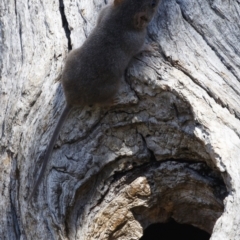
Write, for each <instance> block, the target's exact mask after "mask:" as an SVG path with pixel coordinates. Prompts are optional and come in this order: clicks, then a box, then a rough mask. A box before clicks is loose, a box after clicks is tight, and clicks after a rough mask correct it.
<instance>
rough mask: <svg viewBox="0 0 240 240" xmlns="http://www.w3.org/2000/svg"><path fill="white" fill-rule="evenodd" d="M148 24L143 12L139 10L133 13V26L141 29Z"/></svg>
mask: <svg viewBox="0 0 240 240" xmlns="http://www.w3.org/2000/svg"><path fill="white" fill-rule="evenodd" d="M147 24H148V19H147V17H146V13H145V12H139V13H136V14H135V15H134V26H135V28H138V29H142V28H144V27H146V26H147Z"/></svg>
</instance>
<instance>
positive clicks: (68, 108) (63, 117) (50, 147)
mask: <svg viewBox="0 0 240 240" xmlns="http://www.w3.org/2000/svg"><path fill="white" fill-rule="evenodd" d="M71 109H72V107H71V106H68V105H66V106H65V108H64V110H63V112H62V114H61V116H60V118H59V120H58V123H57V126H56V128H55V130H54V132H53V135H52V138H51V140H50V143H49V145H48V147H47V150H46V153H45V155H44V159H43V161H42V168H41V171H40V173H39V176H38V178H37V181H36V183H35V185H34V187H33V191H32V193H31V195H30V197H29V198H28V201H30V200H31V198H32V197H33V196H34V194H35V193H36V190H37V188H38V186H39V184H40V183H41V181H42V178H43V175H44V173H45V170H46V167H47V163H48V160H49V158H50V157H51V154H52V150H53V147H54V144H55V142H56V140H57V137H58V135H59V131H60V129H61V127H62V125H63V123H64V122H65V120H66V118H67V116H68V114H69V113H70V111H71Z"/></svg>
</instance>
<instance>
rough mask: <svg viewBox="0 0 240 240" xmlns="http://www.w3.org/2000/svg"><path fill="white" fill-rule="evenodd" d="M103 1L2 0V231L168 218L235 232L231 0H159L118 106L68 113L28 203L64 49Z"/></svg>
mask: <svg viewBox="0 0 240 240" xmlns="http://www.w3.org/2000/svg"><path fill="white" fill-rule="evenodd" d="M105 4H106V1H103V0H94V1H90V0H89V1H81V0H72V1H66V0H59V1H33V0H29V1H24V0H18V1H7V0H1V1H0V106H1V111H0V136H1V142H0V152H1V154H0V161H1V165H0V166H1V167H0V168H1V170H0V192H1V197H0V209H1V211H0V239H10V240H15V239H69V240H70V239H71V240H72V239H78V240H90V239H91V240H95V239H101V240H105V239H106V240H107V239H114V240H115V239H116V240H129V239H132V240H135V239H136V240H137V239H140V238H141V237H142V235H143V232H144V229H146V228H147V227H148V226H150V225H151V224H154V223H165V222H168V221H169V220H170V219H174V220H175V221H176V222H177V223H186V224H190V225H193V226H195V227H197V228H199V229H202V230H204V231H206V232H208V233H209V234H210V235H211V239H212V240H219V239H224V240H225V239H228V240H239V236H240V227H239V226H240V215H239V213H238V212H239V204H240V184H239V183H240V179H239V172H240V165H239V162H238V161H239V158H240V83H239V81H240V44H239V42H240V14H239V13H240V1H239V0H235V1H234V0H229V1H223V0H197V1H192V0H163V1H162V3H161V5H160V6H159V10H158V13H157V15H156V17H155V18H154V20H153V21H152V23H151V24H150V26H149V29H148V38H147V39H146V41H147V42H153V43H155V44H156V45H157V46H158V47H157V48H156V52H155V53H154V54H153V53H145V54H142V55H139V56H137V57H136V58H135V59H134V61H132V63H131V65H130V66H129V68H128V70H127V72H126V77H125V82H124V83H123V84H122V86H121V91H120V93H119V94H120V99H121V101H119V103H118V104H117V105H115V106H113V107H110V108H105V109H102V108H96V107H86V108H84V109H81V110H80V109H77V110H75V111H74V112H72V114H71V115H70V116H69V118H68V119H67V121H66V122H65V124H64V127H63V128H62V130H61V133H60V136H59V138H58V141H57V143H56V146H55V149H54V151H53V154H52V157H51V160H50V162H49V165H48V170H47V173H46V174H45V176H44V181H43V183H42V184H41V186H40V187H39V189H38V192H37V194H36V195H35V196H34V199H33V201H32V202H31V203H30V204H28V203H27V197H28V196H29V194H30V192H31V190H32V187H33V183H34V181H35V179H36V176H37V174H38V173H39V170H40V167H41V158H42V155H43V154H44V151H45V148H46V146H47V144H48V141H49V138H50V136H51V133H52V131H53V129H54V127H55V124H56V122H57V119H58V117H59V114H60V113H61V111H62V109H63V106H64V103H65V99H64V96H63V92H62V88H61V85H60V83H59V81H58V79H59V77H60V76H61V71H62V67H63V65H64V60H65V59H66V56H67V54H68V52H69V51H70V50H71V49H72V48H73V49H74V48H76V47H79V46H80V45H81V44H82V43H83V42H84V40H85V39H86V38H87V37H88V35H89V33H90V31H91V30H92V28H93V27H94V25H95V23H96V17H97V14H98V12H99V11H100V9H101V8H102V7H103V6H104V5H105Z"/></svg>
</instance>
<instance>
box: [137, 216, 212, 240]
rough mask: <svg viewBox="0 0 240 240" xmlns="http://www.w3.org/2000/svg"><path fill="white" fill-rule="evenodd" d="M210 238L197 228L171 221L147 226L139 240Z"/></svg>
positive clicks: (202, 239)
mask: <svg viewBox="0 0 240 240" xmlns="http://www.w3.org/2000/svg"><path fill="white" fill-rule="evenodd" d="M210 237H211V236H210V234H209V233H207V232H205V231H203V230H201V229H199V228H196V227H193V226H191V225H187V224H179V223H177V222H175V221H174V220H171V221H169V222H168V223H155V224H152V225H150V226H148V227H147V228H146V229H145V230H144V233H143V236H142V237H141V238H140V240H176V239H177V240H180V239H184V240H193V239H194V240H209V239H210Z"/></svg>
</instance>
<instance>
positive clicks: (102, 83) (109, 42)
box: [62, 12, 145, 105]
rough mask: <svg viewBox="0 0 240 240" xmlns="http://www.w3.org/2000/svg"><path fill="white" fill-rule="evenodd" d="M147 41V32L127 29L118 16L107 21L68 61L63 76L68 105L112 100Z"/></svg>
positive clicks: (111, 15)
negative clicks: (130, 65)
mask: <svg viewBox="0 0 240 240" xmlns="http://www.w3.org/2000/svg"><path fill="white" fill-rule="evenodd" d="M144 39H145V32H141V31H136V30H134V29H127V28H126V26H124V25H123V24H122V23H121V21H119V19H118V16H116V14H113V13H112V12H111V14H109V16H106V17H104V18H103V20H102V21H101V22H100V23H98V25H97V26H96V27H95V29H94V30H93V31H92V33H91V34H90V36H89V37H88V39H87V40H86V41H85V42H84V44H83V45H82V46H81V47H80V48H78V49H75V50H73V51H72V52H70V54H69V56H68V58H67V61H66V64H65V68H64V71H63V75H62V84H63V88H64V92H65V95H66V100H67V102H68V103H71V104H72V105H86V104H101V103H105V101H108V99H111V97H112V96H114V95H115V94H116V92H117V89H118V85H119V81H120V79H121V78H122V77H123V75H124V71H125V69H126V68H127V66H128V64H129V61H130V60H131V58H132V57H133V56H134V55H135V54H136V53H137V51H138V50H139V48H141V46H142V45H143V43H144Z"/></svg>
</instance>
